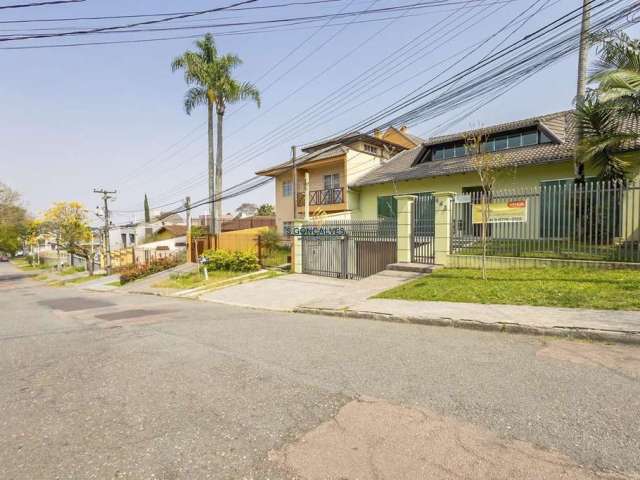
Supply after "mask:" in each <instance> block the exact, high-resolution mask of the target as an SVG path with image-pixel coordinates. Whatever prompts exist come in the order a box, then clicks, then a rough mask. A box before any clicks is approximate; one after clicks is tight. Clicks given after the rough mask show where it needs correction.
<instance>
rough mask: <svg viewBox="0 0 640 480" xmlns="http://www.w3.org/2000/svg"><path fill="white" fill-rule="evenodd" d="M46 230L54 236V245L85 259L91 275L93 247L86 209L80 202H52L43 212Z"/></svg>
mask: <svg viewBox="0 0 640 480" xmlns="http://www.w3.org/2000/svg"><path fill="white" fill-rule="evenodd" d="M44 224H45V226H46V227H45V228H46V230H47V231H48V232H49V233H50V234H52V235H53V236H54V237H55V239H56V240H55V243H56V245H57V246H58V247H59V248H61V249H63V250H66V251H67V252H68V253H70V254H72V255H77V256H79V257H82V258H84V259H85V260H86V261H87V270H88V271H89V275H93V248H92V246H91V240H92V233H91V227H89V224H88V222H87V210H86V209H85V208H84V206H83V205H82V204H81V203H80V202H57V203H54V204H53V206H52V207H51V208H49V210H47V211H46V212H45V214H44Z"/></svg>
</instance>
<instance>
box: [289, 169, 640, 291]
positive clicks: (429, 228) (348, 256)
mask: <svg viewBox="0 0 640 480" xmlns="http://www.w3.org/2000/svg"><path fill="white" fill-rule="evenodd" d="M394 198H395V199H396V200H397V218H395V219H378V220H351V221H349V222H324V223H323V222H318V221H316V222H315V223H314V222H301V221H298V222H296V224H297V226H299V227H320V226H328V227H339V226H342V227H345V232H344V235H302V236H299V237H294V255H293V264H294V271H296V272H305V273H312V274H317V275H327V276H334V277H339V278H363V277H366V276H368V275H371V274H373V273H376V272H378V271H380V270H383V269H384V268H386V266H387V265H388V264H390V263H394V262H410V261H413V262H421V263H436V264H442V265H448V266H452V267H468V268H474V267H477V266H478V265H479V258H480V255H481V253H482V251H483V240H482V239H483V233H482V232H483V224H484V232H485V237H486V245H487V255H488V257H490V258H491V259H492V260H491V261H490V262H489V266H493V267H501V268H504V267H505V266H508V267H513V268H517V267H538V266H553V265H557V266H563V265H574V266H575V265H584V266H587V267H609V268H624V267H627V268H640V184H638V183H635V182H624V183H610V182H597V181H589V182H587V183H586V184H583V185H576V184H574V183H572V182H571V183H570V182H565V183H563V184H561V185H556V184H551V185H548V186H538V187H531V188H521V189H515V190H514V189H507V190H495V191H494V192H492V193H491V195H490V196H488V197H486V198H483V197H482V194H481V193H479V192H475V193H471V194H455V193H452V192H436V193H434V194H427V193H425V194H423V195H398V196H395V197H394ZM393 249H395V252H392V250H393ZM516 259H517V261H515V260H516Z"/></svg>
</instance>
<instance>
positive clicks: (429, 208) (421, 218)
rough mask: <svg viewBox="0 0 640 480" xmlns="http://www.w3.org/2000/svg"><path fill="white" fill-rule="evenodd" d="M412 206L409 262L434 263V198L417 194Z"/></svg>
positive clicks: (429, 195) (428, 194) (424, 194)
mask: <svg viewBox="0 0 640 480" xmlns="http://www.w3.org/2000/svg"><path fill="white" fill-rule="evenodd" d="M416 196H417V197H418V198H416V200H415V202H414V204H413V220H412V229H411V230H412V232H413V236H412V244H411V261H412V262H416V263H435V228H436V227H435V216H436V205H435V197H434V196H433V194H431V193H418V194H416Z"/></svg>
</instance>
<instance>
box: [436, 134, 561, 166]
mask: <svg viewBox="0 0 640 480" xmlns="http://www.w3.org/2000/svg"><path fill="white" fill-rule="evenodd" d="M542 143H551V139H550V138H549V137H548V136H547V135H546V134H545V133H544V132H543V131H541V130H538V128H537V127H533V128H526V129H522V130H518V131H514V132H507V133H502V134H499V135H493V136H490V137H489V138H488V139H487V140H486V141H485V142H483V143H482V149H483V151H485V152H499V151H501V150H508V149H511V148H518V147H528V146H530V145H538V144H542ZM467 154H468V147H467V146H466V145H465V142H463V141H457V142H450V143H443V144H441V145H436V146H434V147H433V153H432V160H446V159H449V158H456V157H464V156H465V155H467Z"/></svg>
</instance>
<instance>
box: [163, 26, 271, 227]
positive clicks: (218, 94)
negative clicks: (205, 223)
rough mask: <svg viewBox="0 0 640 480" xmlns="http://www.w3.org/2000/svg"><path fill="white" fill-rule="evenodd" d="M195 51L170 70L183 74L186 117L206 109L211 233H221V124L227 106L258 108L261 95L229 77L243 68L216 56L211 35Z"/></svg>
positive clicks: (232, 57)
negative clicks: (250, 102) (246, 104)
mask: <svg viewBox="0 0 640 480" xmlns="http://www.w3.org/2000/svg"><path fill="white" fill-rule="evenodd" d="M195 43H196V47H197V49H196V51H195V52H194V51H191V50H187V51H186V52H184V53H183V54H182V55H181V56H180V57H177V58H175V59H174V60H173V62H172V63H171V70H172V71H173V72H175V71H177V70H184V79H185V82H186V83H187V85H190V88H189V90H187V92H186V93H185V96H184V109H185V111H186V112H187V114H188V115H191V112H192V111H193V110H194V109H195V108H196V107H198V106H200V105H206V107H207V127H208V141H209V198H210V199H211V200H216V201H215V202H212V203H211V210H210V212H211V224H210V225H209V232H210V233H215V234H217V233H220V219H221V218H222V202H221V201H220V200H217V199H218V198H219V196H220V193H221V191H222V121H223V117H224V113H225V110H226V107H227V105H229V104H232V103H235V102H238V101H240V100H253V101H254V102H256V104H257V105H258V107H260V92H258V89H257V88H256V87H255V86H254V85H253V84H251V83H247V82H239V81H237V80H235V79H234V78H233V77H232V72H233V70H234V69H235V68H236V67H238V66H239V65H241V64H242V60H240V58H239V57H238V56H237V55H234V54H226V55H222V56H219V55H218V50H217V49H216V45H215V41H214V39H213V35H211V34H210V33H207V34H206V35H205V36H204V38H202V39H201V40H197V41H196V42H195ZM214 106H215V109H216V114H217V144H218V149H217V152H216V159H215V162H214V159H213V108H214Z"/></svg>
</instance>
